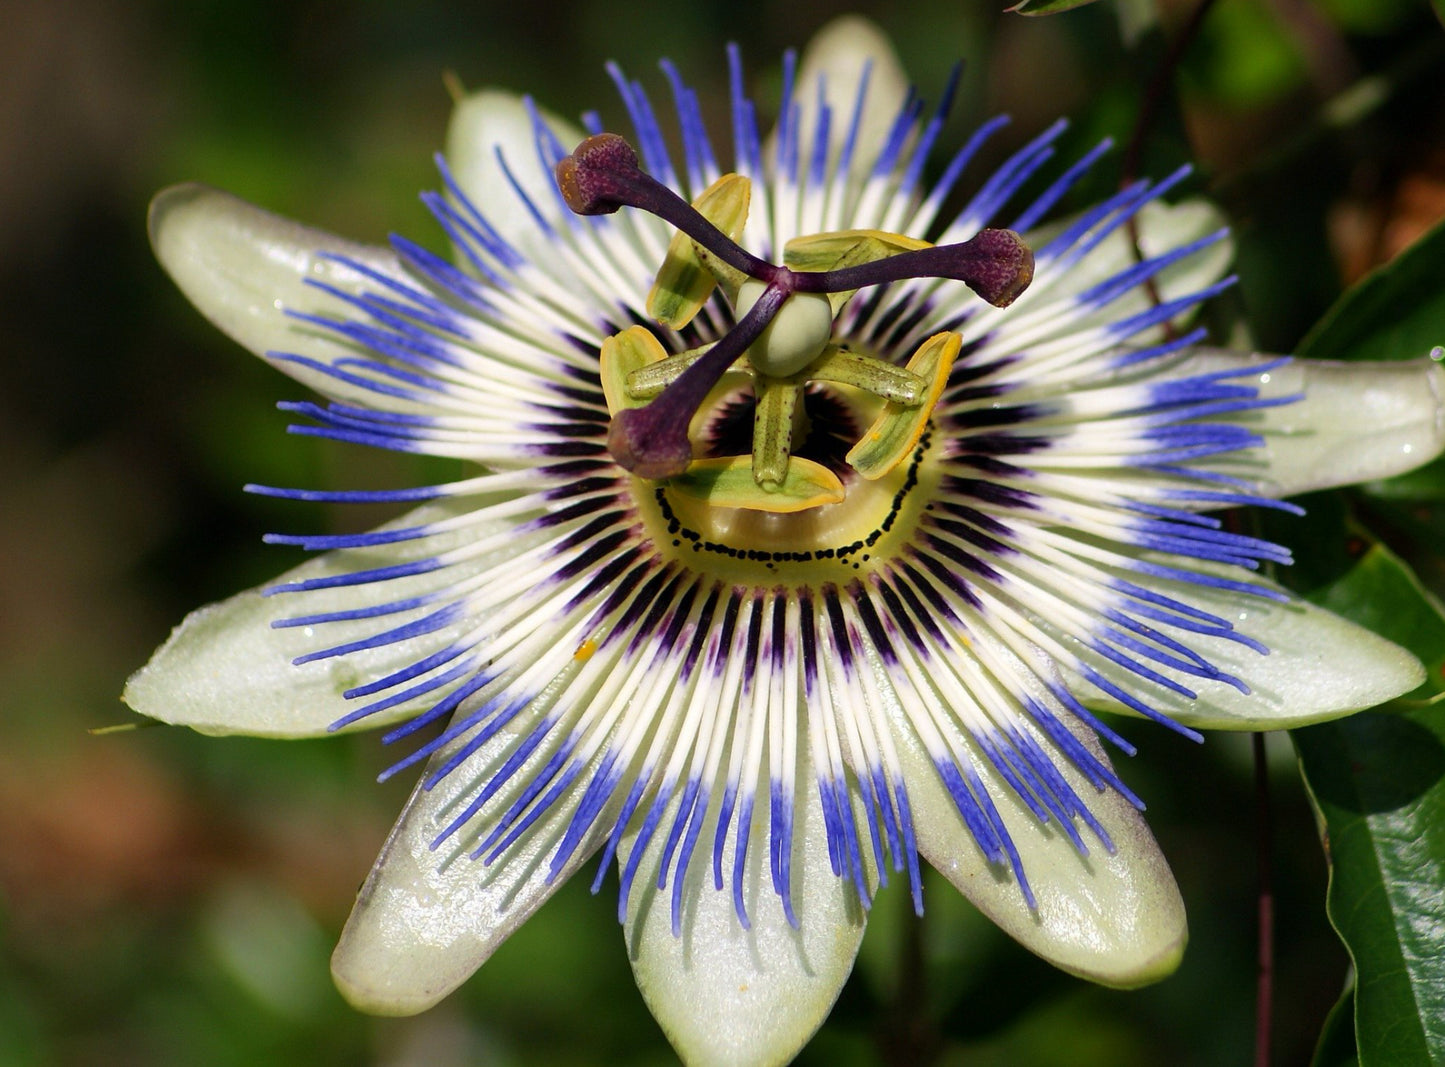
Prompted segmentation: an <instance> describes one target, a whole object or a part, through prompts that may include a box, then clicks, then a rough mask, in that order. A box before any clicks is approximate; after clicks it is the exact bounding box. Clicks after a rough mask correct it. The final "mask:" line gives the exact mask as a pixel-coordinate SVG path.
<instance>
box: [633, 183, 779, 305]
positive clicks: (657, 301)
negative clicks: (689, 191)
mask: <svg viewBox="0 0 1445 1067" xmlns="http://www.w3.org/2000/svg"><path fill="white" fill-rule="evenodd" d="M752 193H753V186H752V182H750V181H748V180H747V179H746V178H744V177H743V176H742V175H740V174H724V175H723V176H722V177H721V178H719V179H718V180H717V181H715V182H713V183H712V185H710V186H708V187H707V189H705V190H703V193H702V195H701V196H699V197H698V198H697V199H696V200H694V201H693V202H692V206H693V207H694V208H696V209H697V211H698V214H700V215H702V217H703V218H705V219H707V220H708V221H709V222H711V223H712V224H713V225H714V226H716V227H717V228H718V229H719V230H721V231H722V232H723V233H725V234H727V236H728V238H729V239H730V240H732V241H734V242H736V241H739V240H741V239H742V235H743V229H744V228H745V227H746V225H747V221H748V204H749V203H750V202H751V200H752ZM719 267H721V268H722V273H721V276H720V277H719V275H718V274H717V273H716V272H717V271H718V270H719ZM744 277H745V275H744V274H743V273H742V272H741V271H739V270H737V269H736V268H735V267H730V266H728V265H727V264H725V263H720V262H719V261H718V260H717V259H716V257H714V256H711V255H707V249H705V248H703V247H702V246H701V245H699V244H698V243H697V242H696V241H694V240H693V239H692V238H691V237H689V236H688V235H687V234H685V233H682V232H681V231H679V232H677V233H675V234H673V235H672V240H671V241H670V242H669V243H668V246H667V256H666V258H664V259H663V261H662V267H661V268H660V269H659V270H658V272H657V280H656V281H655V282H653V285H652V291H651V292H649V293H648V294H647V313H648V314H649V315H651V316H652V317H653V318H654V319H656V320H657V321H658V322H659V323H661V324H662V325H663V326H666V327H667V328H668V329H672V330H680V329H682V328H683V327H684V326H686V325H687V324H688V323H689V322H691V321H692V320H693V317H694V316H695V315H697V313H698V312H699V311H701V310H702V306H703V304H705V303H707V298H708V297H709V296H711V295H712V291H713V288H714V286H716V285H717V284H718V283H719V282H720V281H721V282H723V283H724V292H725V294H726V295H727V297H728V299H729V300H731V299H732V298H733V297H734V296H735V295H736V294H737V290H738V286H740V285H741V284H742V282H743V279H744Z"/></svg>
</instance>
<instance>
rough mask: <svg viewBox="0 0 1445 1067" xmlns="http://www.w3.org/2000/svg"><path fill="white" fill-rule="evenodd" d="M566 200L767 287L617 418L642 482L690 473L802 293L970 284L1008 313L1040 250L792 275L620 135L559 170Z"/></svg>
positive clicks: (954, 251)
mask: <svg viewBox="0 0 1445 1067" xmlns="http://www.w3.org/2000/svg"><path fill="white" fill-rule="evenodd" d="M556 178H557V185H558V188H560V189H561V191H562V197H563V199H564V200H565V201H566V202H567V206H568V207H570V208H571V209H572V210H573V211H575V212H576V213H577V214H579V215H610V214H612V213H613V212H615V211H617V210H618V209H619V208H622V207H634V208H639V209H641V210H643V211H646V212H648V213H650V214H653V215H656V216H658V217H659V218H661V219H663V220H664V221H666V222H668V223H671V224H672V225H673V226H675V227H676V228H677V229H678V230H680V231H681V232H683V233H685V234H687V236H689V237H691V238H692V239H693V240H694V241H696V242H697V243H698V244H699V245H701V246H702V247H703V248H706V249H707V250H708V251H709V252H711V253H712V254H713V255H715V256H716V257H717V258H718V259H719V260H721V261H722V262H723V263H726V264H727V265H728V266H730V267H732V268H734V269H735V270H738V271H741V272H742V273H743V274H746V275H747V276H748V277H751V278H754V279H756V280H758V281H761V282H763V283H765V284H766V286H767V288H766V289H765V290H764V292H763V295H762V296H761V297H760V298H759V299H758V301H757V303H756V304H754V305H753V307H752V308H751V310H749V311H748V313H747V314H746V315H744V316H743V317H742V319H740V320H739V321H738V323H737V324H736V325H735V326H734V327H733V328H732V329H731V330H730V331H729V332H728V333H727V335H726V336H724V337H723V338H722V340H720V341H719V342H718V343H717V344H715V345H714V346H713V347H712V348H711V349H710V350H709V351H708V352H707V353H706V354H705V355H704V356H703V357H702V358H700V359H698V360H697V361H696V362H694V363H693V364H692V365H691V366H690V367H688V368H687V370H685V371H684V372H683V373H682V374H681V375H679V376H678V378H677V380H676V381H674V382H673V383H672V384H671V385H669V386H668V387H667V388H666V389H665V390H663V392H662V393H661V394H660V395H659V396H658V397H657V398H656V399H654V400H653V401H652V402H651V403H650V404H647V405H646V406H645V407H640V408H625V409H623V410H621V411H619V412H618V413H617V414H616V415H614V416H613V418H612V425H611V427H610V428H609V429H608V433H607V448H608V451H610V452H611V453H612V458H613V459H615V460H616V461H617V463H618V464H619V465H620V466H622V467H623V468H624V469H626V470H629V471H631V472H632V473H634V474H636V475H638V476H639V477H642V478H650V479H663V478H671V477H675V476H676V475H679V474H681V473H683V472H684V471H685V470H686V469H687V467H688V464H690V463H691V462H692V442H691V440H690V439H689V437H688V426H689V425H690V423H691V422H692V418H693V416H694V415H695V414H696V413H697V410H698V408H699V407H700V406H701V405H702V403H703V401H704V400H705V399H706V398H707V395H708V393H709V392H711V391H712V388H713V386H714V385H716V384H717V382H718V380H719V379H720V378H721V377H722V376H723V374H724V373H725V372H726V371H727V369H728V368H729V367H731V366H732V365H733V363H734V362H735V361H736V360H737V359H738V358H739V357H740V356H741V355H742V354H743V353H744V352H746V351H747V349H748V346H750V345H751V344H753V342H755V341H756V340H757V339H758V337H759V336H760V335H761V334H762V332H763V330H764V329H765V328H766V327H767V325H768V324H769V323H770V322H771V321H772V319H773V318H774V316H776V315H777V313H778V311H779V310H780V309H781V308H782V307H783V305H784V304H785V303H786V302H787V300H788V298H789V297H790V296H792V295H793V294H795V293H838V292H846V291H849V290H854V289H862V288H865V287H867V286H870V285H885V284H887V283H889V282H896V281H902V280H904V279H907V278H949V279H952V280H954V281H960V282H963V283H964V284H965V285H967V286H968V287H969V288H970V289H972V290H973V291H974V292H975V293H977V294H978V295H979V296H980V297H982V298H983V299H984V300H986V301H987V302H988V303H990V304H992V305H993V306H995V307H1007V306H1008V305H1009V304H1011V303H1013V301H1014V300H1015V299H1017V297H1018V296H1019V294H1020V293H1022V292H1023V291H1024V290H1025V289H1026V288H1028V285H1029V283H1030V282H1031V281H1032V280H1033V276H1034V257H1033V252H1032V251H1030V250H1029V247H1028V246H1027V245H1026V244H1024V242H1023V239H1022V238H1021V237H1019V235H1018V234H1016V233H1014V232H1013V231H1012V230H981V231H979V232H978V233H977V234H975V235H974V236H973V237H971V238H970V239H969V240H967V241H963V242H961V243H958V244H951V245H939V246H936V247H933V248H924V249H920V250H918V251H914V252H904V253H900V254H899V255H896V256H889V257H886V258H884V259H879V260H876V261H874V262H872V263H864V264H861V265H859V266H856V267H845V268H843V269H841V270H831V271H793V270H789V269H788V268H787V267H781V266H778V265H776V264H773V263H769V262H767V261H766V260H763V259H759V258H758V257H757V256H755V255H753V254H752V253H750V252H748V251H746V250H745V249H743V248H742V247H741V246H739V245H738V244H737V242H735V241H733V240H732V239H731V238H730V237H728V236H727V234H725V233H723V232H722V231H721V230H719V229H718V228H717V227H716V226H714V225H713V224H712V223H711V222H709V221H708V220H707V219H706V218H705V217H704V216H703V215H702V213H701V212H699V211H698V210H697V209H696V208H695V207H693V206H692V205H691V204H689V203H688V202H687V201H686V200H684V199H683V198H682V197H681V196H679V195H678V194H677V193H676V192H674V191H673V190H671V189H669V188H668V187H667V186H665V185H663V184H662V183H661V182H659V181H658V180H657V179H655V178H653V177H652V176H651V175H649V174H647V173H646V172H645V171H643V170H642V169H641V167H640V166H639V165H638V159H637V152H636V151H635V150H634V149H633V147H632V146H631V145H630V144H628V143H627V141H626V140H625V139H624V138H622V137H620V136H618V135H617V134H615V133H599V134H596V135H594V136H592V137H588V138H587V139H586V140H584V141H583V142H582V143H581V144H579V145H578V146H577V148H576V149H575V150H574V151H573V153H572V154H571V155H570V156H567V157H566V158H565V159H563V160H561V161H560V162H559V163H558V164H557V167H556Z"/></svg>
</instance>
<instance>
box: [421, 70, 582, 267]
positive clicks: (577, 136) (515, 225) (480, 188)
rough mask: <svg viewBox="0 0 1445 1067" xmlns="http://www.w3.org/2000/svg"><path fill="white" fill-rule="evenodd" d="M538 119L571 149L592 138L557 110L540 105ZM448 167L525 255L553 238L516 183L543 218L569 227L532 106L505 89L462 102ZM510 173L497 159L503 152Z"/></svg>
mask: <svg viewBox="0 0 1445 1067" xmlns="http://www.w3.org/2000/svg"><path fill="white" fill-rule="evenodd" d="M537 115H538V117H540V118H541V120H542V122H543V123H544V124H545V125H546V127H547V128H548V129H549V130H550V131H551V132H552V134H553V135H554V136H555V137H556V138H557V140H558V141H559V142H560V143H561V144H562V145H563V147H564V148H565V149H566V150H567V151H569V152H570V151H572V149H574V148H576V147H577V145H579V144H580V143H581V142H582V140H583V139H584V138H585V137H586V136H587V134H586V133H585V132H584V131H582V130H581V129H579V128H578V127H576V126H574V125H572V124H571V123H570V122H566V121H564V120H562V119H560V118H558V117H557V116H555V115H553V114H552V113H551V112H549V111H546V110H545V109H543V108H541V107H538V108H537ZM446 146H447V147H446V157H447V165H448V166H449V167H450V168H451V171H452V174H453V175H454V176H455V177H456V180H457V184H458V185H460V186H461V188H462V191H463V192H464V193H466V194H467V197H468V199H470V200H471V202H472V203H473V204H474V205H475V206H476V208H477V210H478V211H480V212H481V213H482V214H483V215H484V216H486V219H487V221H488V222H489V223H491V225H492V226H493V228H495V229H496V231H497V232H498V233H499V234H501V235H502V237H504V238H505V239H506V241H507V243H508V244H510V245H511V246H512V247H513V248H516V249H517V250H519V251H521V252H523V253H524V254H536V253H538V252H546V251H547V246H548V244H549V243H550V242H551V241H552V238H551V237H549V236H548V235H547V233H546V232H544V231H543V230H542V229H541V227H539V226H538V225H537V223H536V222H535V220H533V218H532V213H531V211H530V210H529V209H528V207H527V205H526V203H525V202H524V201H523V199H522V197H521V196H519V195H518V193H517V190H516V189H515V188H513V186H512V182H511V181H510V180H508V177H507V171H508V170H509V171H510V172H511V175H512V177H513V178H515V179H516V181H517V185H519V186H520V187H521V188H522V190H523V191H524V192H525V193H526V195H527V197H528V199H530V200H531V202H532V206H533V207H535V208H536V209H537V211H539V212H540V213H541V214H542V217H543V218H545V219H547V220H548V221H549V222H552V223H553V224H554V225H555V226H557V227H558V228H562V227H564V226H566V222H565V221H564V220H563V212H564V211H565V210H566V209H565V208H564V207H563V204H562V201H561V200H560V199H559V194H558V191H557V183H556V179H555V178H554V177H553V176H552V168H551V167H548V166H546V165H544V164H543V162H542V160H541V157H540V156H539V155H538V152H537V130H536V127H535V125H534V123H533V119H532V114H531V113H530V112H529V111H528V110H527V104H526V102H525V101H524V100H523V99H522V98H521V97H520V96H517V95H515V94H513V93H509V92H505V91H503V90H500V89H483V90H481V91H480V92H475V93H471V94H470V95H468V96H466V97H464V98H463V99H462V100H460V101H459V102H458V103H457V105H456V107H455V108H454V109H453V111H452V118H451V123H450V125H448V127H447V141H446ZM498 150H500V151H501V154H502V157H503V158H504V159H506V161H507V169H506V170H503V168H502V164H501V163H500V162H499V161H498V160H497V152H498Z"/></svg>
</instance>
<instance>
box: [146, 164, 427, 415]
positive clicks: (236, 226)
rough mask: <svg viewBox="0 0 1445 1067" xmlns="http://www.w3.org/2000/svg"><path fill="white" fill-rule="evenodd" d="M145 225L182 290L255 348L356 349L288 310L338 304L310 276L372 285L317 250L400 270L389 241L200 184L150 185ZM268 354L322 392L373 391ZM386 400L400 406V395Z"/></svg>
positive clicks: (328, 354) (314, 354)
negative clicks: (361, 238) (375, 241)
mask: <svg viewBox="0 0 1445 1067" xmlns="http://www.w3.org/2000/svg"><path fill="white" fill-rule="evenodd" d="M149 227H150V239H151V246H152V247H153V248H154V249H155V254H156V258H157V259H158V260H159V261H160V264H161V266H162V267H164V268H165V270H166V273H167V274H169V275H170V276H171V278H172V279H173V280H174V281H175V283H176V285H177V287H179V288H180V290H181V292H182V293H184V294H185V296H186V298H187V299H188V300H190V302H191V303H192V304H194V305H195V306H196V308H197V310H199V311H200V312H201V314H203V315H205V316H206V318H208V319H210V320H211V322H212V323H214V324H215V325H216V326H218V327H219V328H220V329H221V330H222V332H224V333H225V334H226V335H227V336H228V337H230V338H231V339H232V340H234V341H237V342H239V343H240V344H241V345H243V346H245V347H246V348H248V349H250V350H251V351H252V352H254V353H255V354H256V355H258V356H266V355H267V353H269V352H284V353H295V354H299V355H303V356H306V357H309V358H311V359H315V360H320V361H323V362H328V361H330V360H333V359H336V358H338V357H341V356H355V355H356V354H357V351H358V350H357V349H356V348H353V347H352V346H349V345H347V344H346V343H344V342H343V341H341V340H340V339H339V338H338V337H337V336H336V335H334V334H331V333H329V332H328V331H326V330H323V329H321V328H320V327H318V326H315V325H313V324H310V323H305V322H300V321H298V320H297V319H295V318H293V317H291V316H290V315H288V314H287V312H306V313H312V314H323V315H330V316H335V315H336V314H337V313H338V310H339V308H341V307H342V306H343V305H341V304H340V303H339V301H338V300H337V299H336V297H334V296H331V295H329V294H327V293H324V292H322V291H321V290H320V289H317V288H315V286H313V285H309V284H307V282H308V280H309V281H312V282H322V283H325V284H326V285H330V286H333V287H335V288H338V289H340V290H342V291H344V292H349V293H354V292H358V291H360V290H363V289H371V288H375V287H376V282H375V281H374V280H372V279H370V278H367V277H365V276H364V275H362V274H361V272H359V271H357V270H356V269H354V268H352V267H349V266H345V265H343V264H341V263H337V262H335V261H334V260H331V259H327V258H325V257H326V256H327V255H328V254H329V255H336V256H344V257H347V258H349V259H351V260H355V261H357V262H358V263H361V264H362V265H364V266H366V267H369V268H371V269H373V270H376V271H379V272H380V273H381V274H383V275H387V276H390V277H394V278H397V279H399V280H400V279H402V278H404V277H405V274H404V272H403V271H402V270H401V268H400V266H399V265H398V264H397V261H396V257H395V256H393V255H392V253H391V252H390V250H388V249H385V248H376V247H373V246H370V245H363V244H358V243H356V242H354V241H347V240H343V239H342V238H340V237H336V236H334V235H332V234H329V233H327V232H325V231H324V230H317V229H313V228H311V227H309V226H302V225H301V224H300V223H298V222H292V221H291V220H290V219H286V218H282V217H281V216H280V215H275V214H272V213H271V212H269V211H263V210H262V209H261V208H258V207H256V206H255V205H254V204H248V203H247V202H246V201H244V200H242V199H240V198H239V197H235V196H232V195H231V194H230V193H225V192H222V191H221V190H219V189H212V188H210V187H209V186H205V185H197V184H189V185H174V186H171V187H170V188H169V189H165V190H162V191H161V192H160V193H158V194H156V197H155V199H153V200H152V201H151V206H150V216H149ZM272 362H273V363H274V365H275V366H276V367H277V368H278V369H280V370H281V371H282V372H284V373H286V374H289V375H290V376H291V377H293V378H295V379H297V380H298V381H300V382H303V383H304V384H306V385H308V386H310V387H312V388H313V389H316V390H317V391H318V392H321V393H324V394H326V395H328V396H333V397H339V398H345V399H349V400H353V401H368V402H374V396H375V394H373V393H370V392H368V391H367V390H364V389H359V388H356V387H353V386H348V385H346V384H345V383H344V382H341V381H338V380H337V379H335V378H332V377H330V376H329V375H325V374H321V373H318V372H317V371H314V370H311V369H310V368H307V367H304V366H301V365H299V364H296V363H288V362H282V361H274V360H273V361H272ZM389 406H391V407H393V408H395V409H397V410H407V409H408V406H407V405H405V404H404V403H401V402H391V403H390V404H389Z"/></svg>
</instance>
